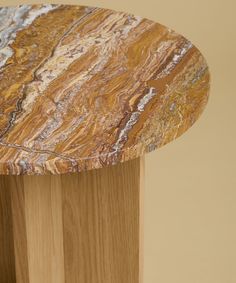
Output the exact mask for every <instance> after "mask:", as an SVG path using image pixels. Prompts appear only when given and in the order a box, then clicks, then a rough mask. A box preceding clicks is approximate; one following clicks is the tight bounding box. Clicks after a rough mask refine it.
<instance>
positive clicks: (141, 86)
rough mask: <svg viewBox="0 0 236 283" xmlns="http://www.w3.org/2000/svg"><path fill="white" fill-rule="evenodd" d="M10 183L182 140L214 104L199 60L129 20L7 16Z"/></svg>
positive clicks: (95, 12)
mask: <svg viewBox="0 0 236 283" xmlns="http://www.w3.org/2000/svg"><path fill="white" fill-rule="evenodd" d="M0 93H1V94H0V174H46V173H52V174H61V173H69V172H79V171H82V170H88V169H94V168H100V167H103V166H106V165H112V164H116V163H118V162H123V161H126V160H129V159H133V158H136V157H139V156H141V155H142V154H144V153H145V152H150V151H152V150H154V149H156V148H158V147H160V146H163V145H164V144H166V143H168V142H170V141H171V140H173V139H175V138H176V137H178V136H179V135H181V134H182V133H183V132H184V131H186V130H187V129H188V128H189V127H190V126H191V125H192V124H193V123H194V122H195V121H196V119H197V118H198V117H199V115H200V114H201V112H202V111H203V108H204V106H205V104H206V102H207V99H208V93H209V71H208V67H207V64H206V61H205V59H204V58H203V56H202V55H201V53H200V52H199V50H198V49H197V48H196V47H195V46H193V44H192V43H191V42H190V41H188V40H187V39H185V38H184V37H183V36H181V35H179V34H177V33H175V32H174V31H173V30H171V29H169V28H167V27H165V26H163V25H161V24H158V23H155V22H153V21H151V20H147V19H143V18H140V17H137V16H133V15H130V14H127V13H124V12H115V11H111V10H107V9H101V8H93V7H84V6H71V5H50V4H47V5H21V6H17V7H6V8H1V9H0Z"/></svg>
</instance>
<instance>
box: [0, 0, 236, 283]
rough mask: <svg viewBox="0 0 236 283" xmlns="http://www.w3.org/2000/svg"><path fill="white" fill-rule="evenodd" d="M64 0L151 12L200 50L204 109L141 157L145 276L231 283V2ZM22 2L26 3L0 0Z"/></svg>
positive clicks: (235, 277)
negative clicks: (208, 78) (206, 76)
mask: <svg viewBox="0 0 236 283" xmlns="http://www.w3.org/2000/svg"><path fill="white" fill-rule="evenodd" d="M63 2H64V3H71V4H72V3H76V4H84V5H92V6H99V7H108V8H113V9H116V10H121V11H127V12H130V13H133V14H136V15H140V16H144V17H147V18H150V19H153V20H155V21H158V22H160V23H162V24H165V25H167V26H169V27H171V28H173V29H174V30H176V31H177V32H179V33H181V34H182V35H184V36H186V37H187V38H188V39H190V40H191V41H192V42H193V43H194V44H195V45H196V46H197V47H199V48H200V50H201V51H202V53H203V54H204V55H205V57H206V59H207V61H208V63H209V66H210V70H211V75H212V87H211V97H210V101H209V104H208V106H207V108H206V111H205V113H204V114H203V115H202V117H201V118H200V120H199V121H198V122H197V123H196V124H195V125H194V126H193V127H192V128H191V129H190V130H189V131H188V132H187V133H186V134H184V135H183V136H182V137H180V138H179V139H177V140H176V141H174V142H172V143H171V144H169V145H167V146H165V147H163V148H161V149H160V150H158V151H156V152H154V153H151V154H149V155H148V156H147V158H146V192H145V205H146V207H145V270H144V277H145V281H144V283H157V282H159V283H235V282H236V150H235V142H236V93H235V87H234V85H235V83H236V71H235V66H236V59H235V57H236V20H235V19H236V14H235V12H236V1H235V0H169V1H168V0H136V1H135V0H116V1H113V0H109V1H108V0H107V1H98V0H94V1H92V0H83V1H82V0H81V1H66V0H64V1H51V3H63ZM20 3H30V2H29V1H21V0H18V1H17V0H14V1H13V0H12V1H10V0H7V1H3V0H0V4H1V5H6V4H8V5H14V4H20ZM31 3H41V1H33V0H32V1H31ZM233 83H234V84H233ZM121 283H125V282H121Z"/></svg>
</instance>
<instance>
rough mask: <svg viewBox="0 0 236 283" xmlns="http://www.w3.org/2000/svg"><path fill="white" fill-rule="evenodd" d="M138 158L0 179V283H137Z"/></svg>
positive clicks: (139, 239) (140, 165)
mask: <svg viewBox="0 0 236 283" xmlns="http://www.w3.org/2000/svg"><path fill="white" fill-rule="evenodd" d="M143 163H144V161H143V158H141V159H140V158H138V159H135V160H132V161H128V162H125V163H121V164H118V165H115V166H110V167H105V168H103V169H99V170H92V171H86V172H82V173H79V174H66V175H54V176H50V175H45V176H1V177H0V229H1V230H0V251H1V257H0V279H1V280H0V282H1V283H2V282H3V283H13V282H16V283H42V282H43V283H121V282H122V283H123V282H124V283H142V231H141V230H142V201H143V197H142V191H143V184H142V182H143V169H144V168H143V167H144V165H143Z"/></svg>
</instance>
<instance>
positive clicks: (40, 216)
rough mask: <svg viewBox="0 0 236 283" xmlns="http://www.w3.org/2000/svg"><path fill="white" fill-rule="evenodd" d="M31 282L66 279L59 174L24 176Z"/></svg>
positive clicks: (60, 282)
mask: <svg viewBox="0 0 236 283" xmlns="http://www.w3.org/2000/svg"><path fill="white" fill-rule="evenodd" d="M24 187H25V215H26V226H27V242H28V243H27V244H28V260H29V279H30V280H29V281H30V283H42V282H44V283H64V282H65V281H64V258H63V233H62V210H61V209H62V203H61V185H60V177H59V176H49V175H48V176H24Z"/></svg>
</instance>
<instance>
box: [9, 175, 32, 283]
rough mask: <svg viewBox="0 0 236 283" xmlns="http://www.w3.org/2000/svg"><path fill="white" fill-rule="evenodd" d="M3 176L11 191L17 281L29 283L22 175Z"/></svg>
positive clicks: (18, 282)
mask: <svg viewBox="0 0 236 283" xmlns="http://www.w3.org/2000/svg"><path fill="white" fill-rule="evenodd" d="M4 178H5V180H6V181H7V184H8V190H9V191H10V192H11V207H12V222H13V231H14V249H15V268H16V270H15V272H16V278H17V283H29V269H28V250H27V235H26V219H25V191H24V180H23V177H13V176H12V177H10V178H9V177H8V176H5V177H4Z"/></svg>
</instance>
